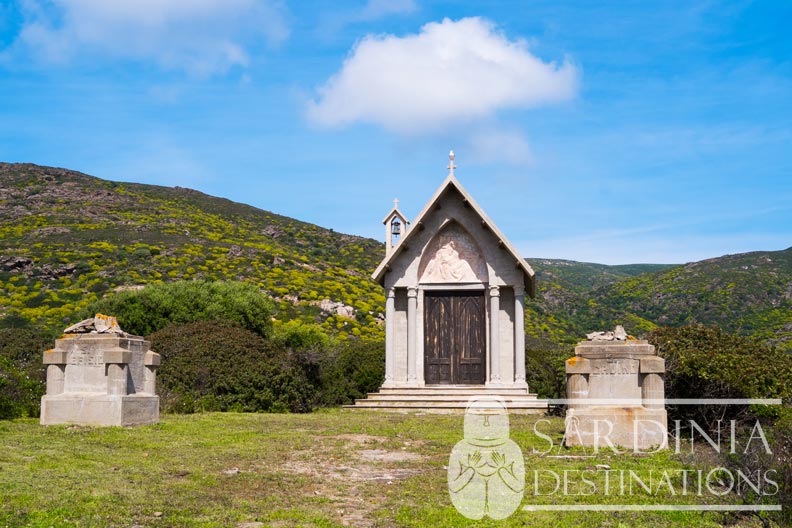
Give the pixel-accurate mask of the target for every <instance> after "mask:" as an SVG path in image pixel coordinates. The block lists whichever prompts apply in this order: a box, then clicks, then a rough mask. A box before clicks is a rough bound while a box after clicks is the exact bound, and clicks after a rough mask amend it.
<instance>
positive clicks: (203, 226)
mask: <svg viewBox="0 0 792 528" xmlns="http://www.w3.org/2000/svg"><path fill="white" fill-rule="evenodd" d="M383 254H384V247H383V245H382V244H380V243H379V242H377V241H375V240H370V239H366V238H361V237H356V236H350V235H344V234H340V233H335V232H333V231H332V230H328V229H324V228H321V227H318V226H316V225H312V224H308V223H305V222H300V221H297V220H293V219H291V218H286V217H284V216H280V215H277V214H275V213H271V212H267V211H262V210H259V209H256V208H254V207H250V206H247V205H243V204H239V203H234V202H231V201H229V200H226V199H222V198H215V197H212V196H207V195H205V194H203V193H200V192H197V191H193V190H190V189H184V188H179V187H176V188H167V187H160V186H154V185H140V184H132V183H116V182H110V181H105V180H101V179H99V178H94V177H91V176H87V175H85V174H81V173H78V172H74V171H69V170H64V169H57V168H50V167H40V166H36V165H30V164H5V163H0V316H6V317H8V316H9V315H10V316H21V317H22V318H24V319H25V320H29V321H32V322H35V323H39V324H45V325H56V326H59V327H62V326H65V324H66V323H67V322H72V321H73V318H74V316H75V313H76V312H78V311H79V310H80V309H81V308H82V307H84V306H86V305H87V304H88V303H90V302H92V301H94V300H96V299H97V298H99V297H101V296H103V295H104V294H105V293H107V292H108V291H111V290H113V289H117V288H126V287H135V286H138V285H142V284H146V283H150V282H155V281H174V280H179V279H199V278H205V279H212V280H218V279H230V280H244V281H248V282H252V283H254V284H257V285H258V286H259V287H260V288H262V289H263V290H265V291H267V292H269V293H270V294H271V295H272V296H273V297H274V298H276V300H278V301H280V312H281V315H280V317H282V318H291V317H295V316H301V317H304V318H307V319H314V318H317V319H319V320H320V321H321V323H322V324H323V325H324V326H325V328H327V329H328V330H331V331H333V332H338V334H339V335H340V336H342V337H343V336H350V335H360V336H363V337H371V336H374V335H376V336H378V335H379V334H380V330H379V324H378V321H379V319H378V315H379V311H381V306H384V295H383V293H382V291H381V288H380V287H379V286H377V285H376V284H375V283H373V282H372V281H370V280H368V275H369V274H370V273H371V270H373V269H374V267H376V265H377V263H378V262H379V261H380V260H381V258H382V256H383ZM323 299H331V300H333V301H335V302H338V303H343V304H344V305H348V306H350V307H351V308H353V309H354V317H342V316H339V315H338V314H337V313H336V312H337V309H336V308H335V307H333V306H329V307H328V306H327V305H326V306H325V308H326V309H325V310H324V311H323V310H322V309H321V307H320V306H319V303H320V301H322V300H323ZM345 315H348V314H345Z"/></svg>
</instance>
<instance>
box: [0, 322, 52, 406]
mask: <svg viewBox="0 0 792 528" xmlns="http://www.w3.org/2000/svg"><path fill="white" fill-rule="evenodd" d="M52 344H53V341H52V336H48V335H46V334H45V333H43V332H42V331H41V330H39V329H36V328H30V327H26V328H2V329H0V418H17V417H20V416H38V415H39V408H40V404H41V397H42V396H43V395H44V392H45V391H46V376H45V370H44V365H43V364H42V362H41V356H42V354H43V352H44V350H46V349H47V348H51V347H52Z"/></svg>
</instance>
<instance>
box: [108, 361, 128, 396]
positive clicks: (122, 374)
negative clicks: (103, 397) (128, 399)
mask: <svg viewBox="0 0 792 528" xmlns="http://www.w3.org/2000/svg"><path fill="white" fill-rule="evenodd" d="M126 369H127V366H126V365H125V364H123V363H108V364H107V394H110V395H113V396H124V395H126V393H127V372H126Z"/></svg>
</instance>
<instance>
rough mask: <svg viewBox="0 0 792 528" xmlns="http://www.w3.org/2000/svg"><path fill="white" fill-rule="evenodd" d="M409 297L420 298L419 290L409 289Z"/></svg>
mask: <svg viewBox="0 0 792 528" xmlns="http://www.w3.org/2000/svg"><path fill="white" fill-rule="evenodd" d="M407 297H418V288H407Z"/></svg>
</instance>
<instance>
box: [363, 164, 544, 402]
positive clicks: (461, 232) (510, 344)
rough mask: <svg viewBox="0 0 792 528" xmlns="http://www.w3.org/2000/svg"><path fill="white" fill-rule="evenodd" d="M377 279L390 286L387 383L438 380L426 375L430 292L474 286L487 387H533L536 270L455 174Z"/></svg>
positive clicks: (467, 289) (398, 384)
mask: <svg viewBox="0 0 792 528" xmlns="http://www.w3.org/2000/svg"><path fill="white" fill-rule="evenodd" d="M373 278H374V279H375V280H377V281H378V282H379V283H380V284H382V286H383V287H384V288H385V290H386V305H385V307H386V308H385V334H386V354H385V355H386V365H385V371H386V373H385V383H384V384H383V388H408V387H426V386H430V385H432V384H431V383H428V382H427V380H426V379H425V364H424V359H425V354H424V342H425V337H426V336H425V335H424V332H425V320H424V318H425V298H426V296H427V294H438V292H443V294H445V293H446V292H447V293H449V294H452V295H453V294H455V293H456V294H458V293H459V292H475V293H480V294H481V295H482V296H483V302H484V310H485V317H484V322H483V324H484V325H485V333H486V337H485V340H484V341H485V343H484V345H485V347H486V350H485V356H484V357H485V368H486V374H485V376H484V379H483V380H482V383H481V386H482V387H487V388H490V387H491V388H513V389H525V391H526V393H527V388H528V386H527V384H526V381H525V322H524V307H525V306H524V303H525V297H526V295H529V296H532V295H533V292H534V272H533V270H532V269H531V268H530V266H529V265H528V264H527V263H526V262H525V260H523V259H522V257H520V256H519V254H518V253H517V252H516V251H515V250H514V248H513V247H512V246H511V244H510V243H509V242H508V241H507V240H506V239H505V237H504V236H503V235H502V234H501V233H500V231H499V230H498V229H497V227H496V226H495V225H494V224H493V223H492V221H491V220H490V219H489V218H488V217H487V216H486V215H485V214H484V212H483V211H482V210H481V209H480V207H479V206H478V205H477V204H476V203H475V202H474V201H473V199H472V198H471V197H470V195H469V194H468V193H467V191H465V189H464V188H463V187H462V186H461V185H460V183H459V182H458V181H457V180H456V178H455V177H454V175H453V173H452V174H450V175H449V176H448V178H447V179H446V180H445V181H444V182H443V184H442V185H441V187H440V188H439V189H438V190H437V192H436V193H435V195H434V196H433V197H432V199H431V200H430V201H429V203H428V204H427V205H426V207H425V208H424V210H423V211H422V212H421V213H420V214H419V215H418V217H417V218H416V219H415V220H414V221H413V222H412V225H411V228H410V230H409V232H408V233H407V234H406V235H405V236H404V237H403V238H402V239H401V240H399V241H398V243H397V244H395V245H394V246H393V248H392V250H391V251H389V253H388V255H387V256H386V258H385V260H384V261H383V262H382V263H381V264H380V266H379V267H378V268H377V271H376V272H375V273H374V275H373ZM451 386H453V384H452V385H451Z"/></svg>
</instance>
